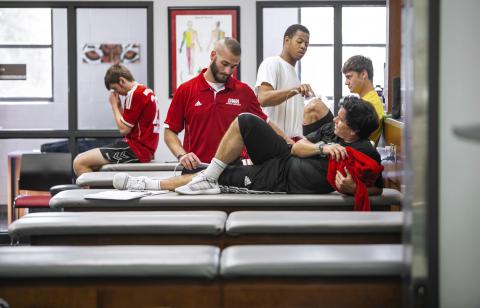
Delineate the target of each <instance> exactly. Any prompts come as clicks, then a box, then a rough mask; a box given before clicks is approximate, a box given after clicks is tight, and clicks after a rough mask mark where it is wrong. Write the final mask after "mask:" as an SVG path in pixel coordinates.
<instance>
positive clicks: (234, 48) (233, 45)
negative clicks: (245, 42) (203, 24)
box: [220, 37, 242, 56]
mask: <svg viewBox="0 0 480 308" xmlns="http://www.w3.org/2000/svg"><path fill="white" fill-rule="evenodd" d="M222 42H223V45H224V46H225V47H226V48H227V49H228V50H229V51H230V52H231V53H232V54H234V55H235V56H240V55H241V54H242V47H240V43H239V42H238V41H237V40H236V39H234V38H233V37H225V38H223V39H221V40H220V43H222Z"/></svg>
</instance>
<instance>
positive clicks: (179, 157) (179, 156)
mask: <svg viewBox="0 0 480 308" xmlns="http://www.w3.org/2000/svg"><path fill="white" fill-rule="evenodd" d="M186 154H187V153H183V154H178V155H177V160H178V161H180V159H181V158H182V157H183V156H184V155H186Z"/></svg>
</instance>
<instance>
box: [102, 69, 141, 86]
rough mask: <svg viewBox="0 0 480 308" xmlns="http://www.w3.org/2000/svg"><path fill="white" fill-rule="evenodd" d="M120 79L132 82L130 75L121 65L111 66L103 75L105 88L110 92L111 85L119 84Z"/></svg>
mask: <svg viewBox="0 0 480 308" xmlns="http://www.w3.org/2000/svg"><path fill="white" fill-rule="evenodd" d="M120 77H123V78H125V79H126V80H128V81H134V79H133V75H132V73H131V72H130V71H129V70H128V68H126V67H125V66H123V65H121V64H114V65H112V66H111V67H110V68H109V69H108V70H107V72H106V73H105V87H106V88H107V90H110V85H111V84H112V83H119V82H120Z"/></svg>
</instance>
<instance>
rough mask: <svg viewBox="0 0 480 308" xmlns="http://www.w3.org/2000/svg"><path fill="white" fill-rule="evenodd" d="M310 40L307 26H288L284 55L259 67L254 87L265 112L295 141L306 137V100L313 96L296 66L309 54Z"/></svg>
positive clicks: (266, 60) (284, 38)
mask: <svg viewBox="0 0 480 308" xmlns="http://www.w3.org/2000/svg"><path fill="white" fill-rule="evenodd" d="M309 38H310V34H309V31H308V29H307V28H306V27H304V26H302V25H298V24H295V25H291V26H290V27H288V29H287V30H286V31H285V35H284V36H283V50H282V53H281V55H280V56H273V57H269V58H266V59H265V60H264V61H263V62H262V64H260V67H259V68H258V73H257V82H256V84H255V91H256V93H257V97H258V101H259V103H260V105H261V106H262V107H263V111H264V112H265V113H266V114H267V115H268V117H269V119H270V121H272V122H274V123H275V124H277V126H278V127H279V128H280V129H282V130H283V131H284V132H285V133H286V134H287V136H289V137H290V138H292V139H293V140H294V141H296V140H298V139H301V138H302V136H303V134H302V124H303V108H304V98H305V97H310V96H314V93H313V90H312V88H311V87H310V85H309V84H301V83H300V80H299V79H298V76H297V73H296V71H295V64H296V63H297V61H299V60H300V59H301V58H302V57H303V56H304V55H305V53H306V52H307V48H308V44H309Z"/></svg>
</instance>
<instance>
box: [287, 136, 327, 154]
mask: <svg viewBox="0 0 480 308" xmlns="http://www.w3.org/2000/svg"><path fill="white" fill-rule="evenodd" d="M291 153H292V155H293V156H297V157H311V156H315V155H319V154H320V153H319V150H318V146H317V144H315V143H311V142H309V141H307V140H306V139H302V140H299V141H298V142H297V143H295V144H294V145H293V147H292V152H291Z"/></svg>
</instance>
